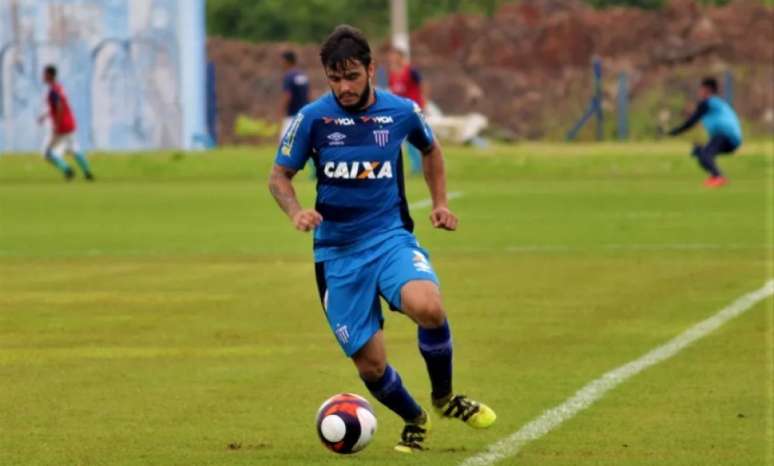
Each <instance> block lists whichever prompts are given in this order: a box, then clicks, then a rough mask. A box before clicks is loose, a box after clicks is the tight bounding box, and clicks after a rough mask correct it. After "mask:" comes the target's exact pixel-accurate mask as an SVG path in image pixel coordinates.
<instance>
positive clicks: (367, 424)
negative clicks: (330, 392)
mask: <svg viewBox="0 0 774 466" xmlns="http://www.w3.org/2000/svg"><path fill="white" fill-rule="evenodd" d="M375 432H376V416H374V410H373V409H371V405H370V404H369V403H368V401H366V399H365V398H363V397H360V396H358V395H354V394H352V393H339V394H338V395H334V396H332V397H330V398H328V399H327V400H325V403H323V404H322V406H320V409H319V410H318V411H317V435H319V436H320V440H321V441H322V443H323V445H325V446H326V447H327V448H328V449H330V450H331V451H334V452H336V453H342V454H347V453H355V452H358V451H360V450H362V449H363V448H365V447H366V445H368V444H369V443H370V442H371V439H372V438H373V436H374V433H375Z"/></svg>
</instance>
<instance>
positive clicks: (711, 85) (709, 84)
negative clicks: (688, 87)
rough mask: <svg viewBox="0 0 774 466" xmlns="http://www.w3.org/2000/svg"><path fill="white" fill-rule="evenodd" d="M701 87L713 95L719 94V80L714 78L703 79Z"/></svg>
mask: <svg viewBox="0 0 774 466" xmlns="http://www.w3.org/2000/svg"><path fill="white" fill-rule="evenodd" d="M701 85H702V86H703V87H706V88H707V89H709V90H710V91H711V92H712V93H713V94H717V93H718V80H717V79H715V78H713V77H706V78H704V79H702V80H701Z"/></svg>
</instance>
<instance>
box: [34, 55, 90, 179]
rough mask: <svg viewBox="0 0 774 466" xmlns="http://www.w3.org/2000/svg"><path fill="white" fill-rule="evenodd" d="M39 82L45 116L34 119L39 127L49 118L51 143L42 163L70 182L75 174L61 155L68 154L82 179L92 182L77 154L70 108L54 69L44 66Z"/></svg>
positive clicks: (84, 160) (73, 117)
mask: <svg viewBox="0 0 774 466" xmlns="http://www.w3.org/2000/svg"><path fill="white" fill-rule="evenodd" d="M43 81H44V82H45V83H46V84H47V85H48V96H47V98H46V101H47V103H48V112H47V113H44V114H43V115H41V116H40V117H39V118H38V122H39V123H41V124H42V123H43V122H44V121H45V119H46V118H51V127H52V132H51V139H50V140H49V141H48V143H47V144H46V151H45V153H44V154H45V156H46V160H48V161H49V162H51V164H52V165H54V166H55V167H56V168H58V169H59V171H61V172H62V174H63V175H64V177H65V179H66V180H68V181H69V180H72V179H73V177H74V176H75V171H74V170H73V169H72V168H70V166H69V165H68V164H67V162H65V160H64V158H63V156H64V154H65V153H69V154H72V155H73V156H74V157H75V162H76V163H77V164H78V166H79V167H80V169H81V171H82V172H83V176H84V177H85V178H86V179H87V180H89V181H94V175H93V174H92V173H91V169H90V168H89V162H88V160H86V156H85V155H84V153H83V152H81V151H80V150H78V144H77V143H76V141H75V115H73V112H72V111H71V110H70V104H69V103H68V101H67V96H66V95H65V93H64V89H62V86H61V85H60V84H59V82H58V81H57V79H56V67H55V66H54V65H48V66H46V68H45V69H44V70H43Z"/></svg>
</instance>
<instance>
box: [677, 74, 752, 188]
mask: <svg viewBox="0 0 774 466" xmlns="http://www.w3.org/2000/svg"><path fill="white" fill-rule="evenodd" d="M717 94H718V82H717V81H716V80H715V78H705V79H704V80H702V82H701V86H699V103H698V104H697V106H696V110H694V112H693V114H692V115H691V116H690V117H689V118H688V120H686V121H685V122H684V123H683V124H682V125H680V126H678V127H676V128H674V129H672V130H671V131H669V135H670V136H677V135H678V134H680V133H682V132H684V131H686V130H688V129H690V128H692V127H693V126H694V125H695V124H696V123H698V122H699V121H701V123H702V125H703V126H704V129H706V130H707V133H708V134H709V138H710V139H709V141H708V142H707V144H705V145H703V146H701V145H698V144H695V145H694V147H693V150H692V151H691V155H692V156H694V157H696V160H697V161H698V162H699V165H700V166H701V167H702V168H703V169H704V170H705V171H706V172H707V173H709V175H710V177H709V178H708V179H707V180H706V181H705V182H704V184H705V186H707V187H710V188H717V187H720V186H723V185H724V184H726V183H727V180H726V178H725V177H724V176H723V174H722V173H721V172H720V169H719V168H718V166H717V163H716V162H715V158H716V157H717V156H718V155H720V154H732V153H733V152H734V151H736V150H737V149H738V148H739V146H741V145H742V128H741V125H740V124H739V118H738V117H737V115H736V112H735V111H734V109H733V108H732V107H731V106H730V105H729V104H728V103H727V102H726V101H725V100H723V99H722V98H720V97H719V96H718V95H717Z"/></svg>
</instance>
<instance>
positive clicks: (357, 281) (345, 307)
mask: <svg viewBox="0 0 774 466" xmlns="http://www.w3.org/2000/svg"><path fill="white" fill-rule="evenodd" d="M320 59H321V61H322V65H323V67H324V71H325V74H326V77H327V80H328V85H329V86H330V89H331V92H329V93H327V94H325V95H324V96H322V97H321V98H319V99H317V100H316V101H314V102H312V103H310V104H309V105H306V106H305V107H303V108H302V109H301V110H300V111H299V113H298V114H297V115H296V117H295V119H294V120H293V122H292V123H291V124H290V127H289V128H288V130H287V132H286V133H285V136H284V137H283V139H282V141H281V143H280V146H279V148H278V151H277V155H276V159H275V164H274V167H273V168H272V172H271V175H270V179H269V189H270V191H271V193H272V195H273V196H274V198H275V199H276V201H277V203H278V204H279V206H280V208H282V210H283V211H284V212H285V213H286V214H287V215H288V217H289V218H290V219H291V221H292V223H293V225H294V226H295V228H296V229H298V230H300V231H312V230H314V259H315V271H316V275H317V288H318V291H319V295H320V300H321V302H322V306H323V310H324V312H325V316H326V318H327V320H328V324H329V325H330V328H331V331H332V332H333V334H334V335H335V337H336V339H337V340H338V342H339V345H340V346H341V348H342V350H343V351H344V353H345V354H346V355H347V357H349V358H351V359H352V361H353V362H354V364H355V366H356V368H357V370H358V373H359V375H360V378H361V379H362V380H363V382H364V383H365V385H366V387H368V390H369V391H370V392H371V394H372V395H373V396H374V397H375V398H376V399H377V400H379V401H380V402H381V403H383V404H384V405H385V406H387V407H388V408H389V409H391V410H392V411H394V412H395V413H396V414H398V415H399V416H400V417H401V418H402V419H403V420H404V421H405V427H404V429H403V432H402V434H401V437H400V440H399V441H398V444H397V445H396V447H395V449H396V450H398V451H400V452H406V453H411V452H414V451H418V450H423V449H425V447H426V439H427V435H428V433H429V431H430V426H431V424H430V417H429V416H428V413H427V411H425V410H424V409H423V408H422V407H420V406H419V404H417V402H416V401H415V400H414V398H412V396H411V395H410V394H409V392H408V391H407V390H406V388H405V387H404V385H403V382H402V381H401V378H400V375H398V372H397V371H396V370H395V369H394V368H393V367H392V366H390V364H389V363H388V362H387V356H386V351H385V346H384V338H383V333H382V327H383V323H384V318H383V315H382V310H381V305H380V298H383V299H384V300H385V301H386V302H387V303H388V304H389V306H390V309H392V310H394V311H398V312H400V313H403V314H405V315H406V316H408V317H409V318H410V319H412V320H413V321H414V322H415V323H416V324H417V333H418V343H419V351H420V353H421V354H422V357H423V358H424V360H425V363H426V366H427V371H428V374H429V376H430V382H431V387H432V393H431V395H432V404H433V408H434V411H435V412H436V413H437V414H438V415H439V416H441V417H445V418H458V419H461V420H462V421H464V422H466V423H467V424H468V425H470V426H471V427H474V428H486V427H489V426H491V425H492V424H493V423H494V421H495V418H496V416H495V413H494V411H492V409H491V408H489V407H488V406H486V405H484V404H483V403H480V402H477V401H474V400H473V399H471V398H469V397H467V396H465V395H460V394H457V393H455V392H454V391H453V390H452V338H451V330H450V327H449V322H448V319H447V316H446V311H445V309H444V306H443V304H442V300H441V293H440V288H439V282H438V277H437V276H436V274H435V271H434V270H433V267H432V265H431V263H430V259H429V256H428V253H427V251H426V250H425V249H423V248H422V247H420V246H419V243H418V242H417V240H416V238H415V237H414V235H413V234H412V231H413V227H414V224H413V221H412V219H411V217H410V215H409V211H408V205H407V202H406V195H405V191H404V182H403V166H402V159H401V151H400V147H401V144H402V143H403V141H404V140H405V139H407V140H408V142H409V143H411V144H413V145H414V146H415V147H417V148H419V149H420V150H421V151H422V154H423V157H422V164H423V169H424V173H425V179H426V181H427V185H428V188H429V190H430V194H431V197H432V205H433V208H432V212H431V214H430V221H431V222H432V224H433V226H434V227H436V228H441V229H444V230H449V231H453V230H455V229H456V228H457V217H456V216H455V215H454V213H452V212H451V211H450V210H449V207H448V203H447V197H446V176H445V173H444V161H443V155H442V153H441V148H440V146H439V145H438V142H437V141H435V139H434V137H433V133H432V131H431V129H430V127H429V126H428V125H427V123H426V122H425V120H424V117H423V115H422V112H421V110H420V108H419V107H418V106H417V105H416V104H414V103H413V102H412V101H410V100H407V99H404V98H401V97H397V96H395V95H393V94H390V93H388V92H384V91H381V90H376V89H374V87H373V86H372V84H371V82H372V80H373V77H374V64H373V63H372V61H371V50H370V47H369V45H368V42H367V40H366V39H365V37H364V36H363V34H362V33H361V32H360V31H359V30H357V29H355V28H352V27H350V26H339V27H337V28H336V29H335V30H334V31H333V33H331V35H330V36H329V37H328V38H327V39H326V41H325V42H324V43H323V45H322V48H321V51H320ZM308 159H311V160H312V161H313V163H314V165H315V168H316V170H317V174H318V181H317V198H316V202H315V206H314V208H303V207H302V206H301V205H300V204H299V202H298V199H297V198H296V194H295V191H294V189H293V184H292V179H293V177H294V175H295V174H296V172H297V171H298V170H300V169H302V168H303V167H304V164H305V163H306V162H307V160H308Z"/></svg>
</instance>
